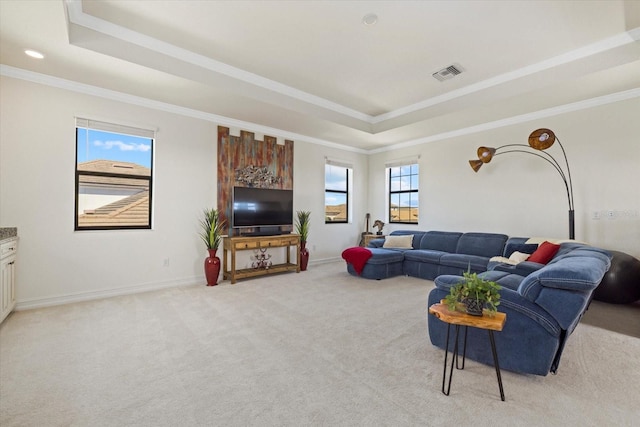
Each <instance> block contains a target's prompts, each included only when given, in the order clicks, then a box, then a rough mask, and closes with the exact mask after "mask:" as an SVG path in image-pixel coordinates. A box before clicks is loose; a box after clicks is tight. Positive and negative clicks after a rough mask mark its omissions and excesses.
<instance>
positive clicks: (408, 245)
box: [382, 234, 413, 249]
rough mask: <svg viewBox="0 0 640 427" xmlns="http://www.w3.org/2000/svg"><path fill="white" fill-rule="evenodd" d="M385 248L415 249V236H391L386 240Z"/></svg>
mask: <svg viewBox="0 0 640 427" xmlns="http://www.w3.org/2000/svg"><path fill="white" fill-rule="evenodd" d="M382 247H383V248H395V249H413V234H407V235H404V236H395V235H390V236H387V237H386V238H385V239H384V244H383V245H382Z"/></svg>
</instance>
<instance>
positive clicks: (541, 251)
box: [528, 242, 560, 264]
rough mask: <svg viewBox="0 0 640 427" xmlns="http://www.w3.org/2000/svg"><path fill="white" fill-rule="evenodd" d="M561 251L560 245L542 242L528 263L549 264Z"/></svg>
mask: <svg viewBox="0 0 640 427" xmlns="http://www.w3.org/2000/svg"><path fill="white" fill-rule="evenodd" d="M559 249H560V245H556V244H555V243H551V242H542V244H541V245H540V246H539V247H538V249H536V251H535V252H534V253H533V254H531V256H530V257H529V260H528V261H531V262H537V263H540V264H547V263H548V262H549V261H551V260H552V259H553V257H554V256H555V255H556V253H557V252H558V250H559Z"/></svg>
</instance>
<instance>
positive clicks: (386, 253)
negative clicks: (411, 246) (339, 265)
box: [347, 248, 404, 280]
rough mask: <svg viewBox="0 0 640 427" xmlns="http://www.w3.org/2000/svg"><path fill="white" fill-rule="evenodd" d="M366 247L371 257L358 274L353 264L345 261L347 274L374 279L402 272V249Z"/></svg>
mask: <svg viewBox="0 0 640 427" xmlns="http://www.w3.org/2000/svg"><path fill="white" fill-rule="evenodd" d="M367 249H369V250H370V251H371V258H369V259H368V260H367V263H366V264H365V266H364V268H363V269H362V272H361V273H360V274H358V273H357V272H356V270H355V269H354V268H353V265H351V264H350V263H349V262H347V271H348V272H349V274H351V275H352V276H359V277H364V278H365V279H375V280H380V279H386V278H388V277H394V276H401V275H403V274H404V273H403V272H402V262H403V261H404V254H403V251H400V250H393V249H382V248H367Z"/></svg>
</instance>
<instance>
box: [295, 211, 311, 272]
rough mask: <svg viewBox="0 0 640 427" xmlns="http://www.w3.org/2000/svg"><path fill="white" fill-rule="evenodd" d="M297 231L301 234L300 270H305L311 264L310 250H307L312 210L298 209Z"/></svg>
mask: <svg viewBox="0 0 640 427" xmlns="http://www.w3.org/2000/svg"><path fill="white" fill-rule="evenodd" d="M296 216H297V218H296V233H298V234H299V235H300V254H299V256H300V270H301V271H305V270H306V269H307V265H308V264H309V251H308V250H307V238H308V237H309V217H311V212H310V211H296Z"/></svg>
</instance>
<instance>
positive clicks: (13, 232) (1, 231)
mask: <svg viewBox="0 0 640 427" xmlns="http://www.w3.org/2000/svg"><path fill="white" fill-rule="evenodd" d="M17 236H18V228H17V227H2V228H0V240H6V239H11V238H13V237H17Z"/></svg>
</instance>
